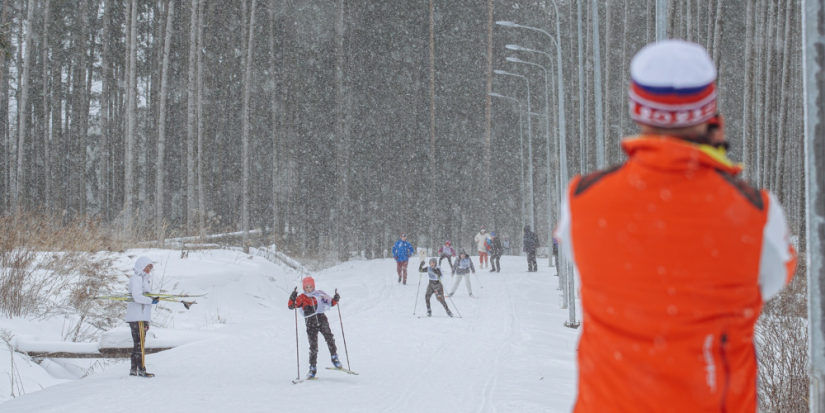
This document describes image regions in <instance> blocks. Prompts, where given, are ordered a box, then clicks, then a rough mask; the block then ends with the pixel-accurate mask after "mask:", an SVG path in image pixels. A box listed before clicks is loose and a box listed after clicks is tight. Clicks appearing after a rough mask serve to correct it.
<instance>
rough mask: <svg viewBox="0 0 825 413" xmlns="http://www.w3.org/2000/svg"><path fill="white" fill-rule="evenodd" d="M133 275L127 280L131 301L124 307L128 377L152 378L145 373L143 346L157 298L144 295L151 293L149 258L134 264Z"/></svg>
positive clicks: (151, 375) (138, 260) (139, 259)
mask: <svg viewBox="0 0 825 413" xmlns="http://www.w3.org/2000/svg"><path fill="white" fill-rule="evenodd" d="M134 269H135V274H134V275H132V278H130V279H129V295H131V301H130V302H129V306H128V307H126V322H127V323H129V328H130V330H132V341H134V347H132V355H131V359H132V368H131V370H130V371H129V375H130V376H140V377H154V376H155V375H154V374H152V373H147V372H146V363H145V360H144V355H145V352H144V346H145V344H146V332H147V331H149V322H150V321H152V305H153V304H157V303H158V300H157V298H152V297H147V296H145V295H143V294H144V293H151V292H152V281H151V278H150V276H149V273H150V272H152V260H150V259H149V257H140V258H138V259H137V261H136V262H135V268H134Z"/></svg>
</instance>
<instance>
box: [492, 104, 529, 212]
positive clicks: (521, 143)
mask: <svg viewBox="0 0 825 413" xmlns="http://www.w3.org/2000/svg"><path fill="white" fill-rule="evenodd" d="M488 95H490V96H492V97H496V98H502V99H507V100H509V101H513V102H516V109H517V110H518V136H519V149H520V151H519V160H521V170H520V171H519V174H518V176H519V181H520V183H521V225H522V226H523V225H524V221H525V220H526V218H525V214H524V128H523V126H522V125H523V123H524V109H522V107H521V101H520V100H518V99H516V98H511V97H509V96H504V95H500V94H498V93H488Z"/></svg>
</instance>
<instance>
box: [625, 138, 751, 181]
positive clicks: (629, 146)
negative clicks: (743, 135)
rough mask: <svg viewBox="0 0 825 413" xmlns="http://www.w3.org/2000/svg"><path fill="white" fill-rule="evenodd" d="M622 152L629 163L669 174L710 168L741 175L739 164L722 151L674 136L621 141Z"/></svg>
mask: <svg viewBox="0 0 825 413" xmlns="http://www.w3.org/2000/svg"><path fill="white" fill-rule="evenodd" d="M622 149H623V150H624V151H625V153H627V155H628V156H629V157H630V159H631V160H632V161H636V162H640V163H642V164H644V165H647V166H650V167H653V168H656V169H665V170H672V171H683V170H695V169H699V168H713V169H719V170H722V171H725V172H727V173H729V174H731V175H736V174H738V173H740V172H742V165H741V164H736V163H734V162H732V161H731V160H729V159H728V158H727V157H726V156H725V152H724V150H720V149H717V148H714V147H713V146H710V145H704V144H698V143H693V142H688V141H686V140H684V139H679V138H676V137H673V136H663V135H641V136H634V137H630V138H626V139H624V140H622Z"/></svg>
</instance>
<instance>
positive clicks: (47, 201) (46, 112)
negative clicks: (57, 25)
mask: <svg viewBox="0 0 825 413" xmlns="http://www.w3.org/2000/svg"><path fill="white" fill-rule="evenodd" d="M45 2H46V3H45V4H44V5H43V9H44V12H43V152H44V153H43V160H44V162H43V168H44V178H45V179H44V185H43V187H44V197H43V201H44V202H43V205H44V206H45V208H46V214H51V213H52V203H51V200H52V170H51V166H52V162H51V153H50V150H51V140H50V139H49V138H50V136H51V135H50V133H49V116H50V115H51V102H49V99H48V96H49V87H48V85H49V9H50V7H49V6H50V5H51V3H50V1H49V0H45Z"/></svg>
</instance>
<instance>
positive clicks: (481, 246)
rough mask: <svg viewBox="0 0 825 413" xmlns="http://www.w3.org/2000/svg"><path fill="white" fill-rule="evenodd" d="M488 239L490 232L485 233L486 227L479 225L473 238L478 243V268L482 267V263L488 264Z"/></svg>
mask: <svg viewBox="0 0 825 413" xmlns="http://www.w3.org/2000/svg"><path fill="white" fill-rule="evenodd" d="M489 239H490V234H488V233H487V228H484V227H481V230H480V231H478V234H476V236H475V238H473V240H474V241H475V242H476V244H477V245H478V268H484V263H485V262H486V263H487V265H490V258H489V252H488V251H487V240H489Z"/></svg>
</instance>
